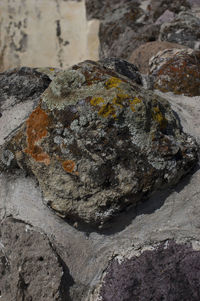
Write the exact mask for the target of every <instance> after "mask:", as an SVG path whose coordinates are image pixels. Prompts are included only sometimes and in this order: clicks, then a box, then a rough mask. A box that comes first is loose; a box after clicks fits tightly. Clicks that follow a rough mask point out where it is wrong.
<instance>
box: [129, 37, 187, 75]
mask: <svg viewBox="0 0 200 301" xmlns="http://www.w3.org/2000/svg"><path fill="white" fill-rule="evenodd" d="M172 48H185V46H182V45H179V44H176V43H170V42H160V41H155V42H149V43H145V44H143V45H141V46H140V47H138V48H137V49H136V50H134V51H133V53H132V54H131V56H130V58H129V59H128V61H129V62H130V63H132V64H135V65H136V66H137V67H138V69H139V71H140V72H141V73H143V74H148V73H149V60H150V58H151V57H152V56H155V55H156V54H157V53H158V52H159V51H161V50H165V49H172Z"/></svg>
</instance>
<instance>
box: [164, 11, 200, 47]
mask: <svg viewBox="0 0 200 301" xmlns="http://www.w3.org/2000/svg"><path fill="white" fill-rule="evenodd" d="M199 28H200V18H198V17H197V16H195V15H194V14H192V13H191V12H182V13H180V14H179V15H178V16H177V17H176V18H175V19H174V20H173V21H172V22H170V23H166V24H163V25H162V26H161V29H160V35H159V39H160V40H161V41H168V42H172V43H178V44H181V45H185V46H187V47H190V48H194V49H200V31H199Z"/></svg>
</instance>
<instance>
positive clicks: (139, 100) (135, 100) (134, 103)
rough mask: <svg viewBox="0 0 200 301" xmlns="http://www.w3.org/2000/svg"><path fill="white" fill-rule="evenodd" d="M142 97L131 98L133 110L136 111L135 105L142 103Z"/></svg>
mask: <svg viewBox="0 0 200 301" xmlns="http://www.w3.org/2000/svg"><path fill="white" fill-rule="evenodd" d="M141 102H142V101H141V99H139V98H138V97H135V98H134V99H131V101H130V108H131V110H132V111H133V112H135V105H136V104H138V103H141Z"/></svg>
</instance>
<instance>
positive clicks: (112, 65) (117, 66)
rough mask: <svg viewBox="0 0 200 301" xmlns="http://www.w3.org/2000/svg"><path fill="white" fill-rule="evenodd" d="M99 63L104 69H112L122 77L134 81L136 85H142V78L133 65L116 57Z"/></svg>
mask: <svg viewBox="0 0 200 301" xmlns="http://www.w3.org/2000/svg"><path fill="white" fill-rule="evenodd" d="M99 62H100V64H102V65H103V66H105V67H106V68H109V69H112V70H114V71H116V72H118V73H119V74H121V75H124V76H126V77H128V78H130V79H131V80H133V81H135V82H136V83H137V84H139V85H142V77H141V75H140V73H139V70H138V68H137V67H136V66H135V65H133V64H130V63H129V62H127V61H125V60H122V59H119V58H116V57H112V58H107V59H104V60H101V61H99Z"/></svg>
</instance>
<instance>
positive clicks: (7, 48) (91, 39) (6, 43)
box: [0, 0, 99, 71]
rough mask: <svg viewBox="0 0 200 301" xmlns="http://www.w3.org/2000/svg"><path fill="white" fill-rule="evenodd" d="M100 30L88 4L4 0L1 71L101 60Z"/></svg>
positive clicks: (0, 5)
mask: <svg viewBox="0 0 200 301" xmlns="http://www.w3.org/2000/svg"><path fill="white" fill-rule="evenodd" d="M98 29H99V21H98V20H91V21H87V19H86V11H85V1H66V0H1V1H0V71H3V70H6V69H8V68H13V67H18V66H29V67H46V66H51V67H59V68H66V67H68V66H69V65H72V64H75V63H77V62H80V61H82V60H85V59H93V60H97V59H98V46H99V42H98Z"/></svg>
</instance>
